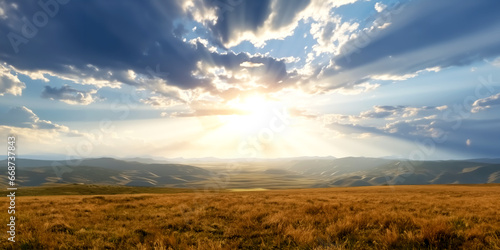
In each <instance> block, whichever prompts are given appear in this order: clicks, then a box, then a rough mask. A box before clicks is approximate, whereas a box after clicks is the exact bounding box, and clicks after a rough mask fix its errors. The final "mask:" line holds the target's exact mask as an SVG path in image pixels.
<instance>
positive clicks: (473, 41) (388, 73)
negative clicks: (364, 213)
mask: <svg viewBox="0 0 500 250" xmlns="http://www.w3.org/2000/svg"><path fill="white" fill-rule="evenodd" d="M499 9H500V1H493V0H488V1H487V0H480V1H477V0H464V1H460V4H457V2H456V1H453V0H441V1H431V0H411V1H393V0H389V1H374V0H371V1H370V0H143V1H139V0H126V1H118V0H113V1H99V0H88V1H77V0H41V1H14V0H5V1H1V2H0V114H1V116H0V135H1V137H2V138H4V140H5V143H1V145H2V146H1V147H0V150H2V152H7V143H6V142H7V137H8V136H10V135H14V136H16V138H17V153H18V155H19V156H20V157H22V156H23V155H24V156H31V157H33V156H35V157H67V158H68V157H82V158H87V157H104V156H106V157H109V156H111V157H156V158H177V157H184V158H202V157H218V158H255V157H258V158H278V157H299V156H335V157H348V156H363V157H398V158H409V159H412V160H434V159H465V158H486V157H487V158H492V157H497V158H498V157H500V129H499V128H500V112H499V111H500V73H499V72H500V71H499V70H500V32H499V30H500V16H499V15H498V10H499Z"/></svg>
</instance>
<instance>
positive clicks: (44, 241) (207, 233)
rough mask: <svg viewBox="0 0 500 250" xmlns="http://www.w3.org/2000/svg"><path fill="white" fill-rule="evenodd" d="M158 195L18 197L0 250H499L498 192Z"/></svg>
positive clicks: (485, 188)
mask: <svg viewBox="0 0 500 250" xmlns="http://www.w3.org/2000/svg"><path fill="white" fill-rule="evenodd" d="M143 191H145V192H147V190H143ZM163 191H164V192H166V193H153V192H150V193H148V194H123V192H122V193H120V192H121V191H120V192H118V191H116V190H115V191H114V193H118V194H114V195H111V194H106V195H103V194H93V193H92V194H90V195H81V194H80V195H52V196H49V195H47V194H49V193H48V191H47V189H45V191H43V194H44V195H41V196H19V197H18V198H17V199H16V202H17V205H16V210H17V211H16V213H17V214H16V215H17V221H16V224H17V235H16V243H10V242H8V241H7V236H6V235H5V233H4V234H3V235H4V236H3V237H2V239H1V241H0V248H1V249H318V250H319V249H500V210H499V208H500V185H428V186H393V187H390V186H377V187H350V188H325V189H289V190H268V191H255V192H229V191H222V192H211V193H204V192H185V193H175V192H173V191H168V190H167V189H164V190H163ZM75 192H76V191H75ZM76 193H78V192H76ZM80 193H85V192H80ZM94 193H96V192H94ZM29 194H30V195H35V194H36V189H32V190H31V191H30V192H29ZM2 201H3V202H2V204H7V200H6V198H5V197H4V198H2ZM5 206H7V205H5ZM0 218H1V220H2V221H4V222H7V221H8V214H7V212H6V209H5V212H3V213H0ZM4 224H6V223H4ZM4 227H5V228H4V229H6V228H7V227H6V226H4ZM4 231H6V230H4Z"/></svg>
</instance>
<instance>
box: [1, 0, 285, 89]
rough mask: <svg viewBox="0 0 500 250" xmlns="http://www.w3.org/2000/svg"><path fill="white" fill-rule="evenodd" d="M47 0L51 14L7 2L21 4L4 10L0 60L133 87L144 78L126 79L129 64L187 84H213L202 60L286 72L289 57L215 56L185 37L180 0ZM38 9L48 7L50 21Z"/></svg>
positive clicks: (269, 74) (277, 75)
mask: <svg viewBox="0 0 500 250" xmlns="http://www.w3.org/2000/svg"><path fill="white" fill-rule="evenodd" d="M41 2H43V3H45V2H50V3H54V5H50V6H51V7H49V10H52V12H53V13H52V14H53V17H51V16H50V15H47V13H48V14H50V11H49V12H47V11H44V10H43V8H42V7H41V5H39V4H38V1H21V2H19V1H7V2H6V4H5V5H6V6H14V5H13V4H15V5H16V6H17V8H14V7H12V8H8V9H6V10H5V13H6V15H7V17H8V18H7V21H2V22H1V23H0V33H1V34H11V35H10V36H7V35H2V36H1V37H0V60H2V61H5V62H7V63H8V64H10V65H12V66H14V67H16V68H17V69H21V70H28V71H35V70H45V71H50V72H53V73H55V74H61V75H65V74H72V75H75V74H76V76H77V77H81V78H92V79H96V80H108V81H119V82H123V83H127V84H132V85H135V84H138V83H137V82H136V81H134V79H130V78H129V77H128V74H127V73H126V72H127V71H128V70H133V71H134V72H135V73H138V74H142V75H145V76H148V77H153V76H152V74H151V73H152V72H151V69H152V68H155V67H156V66H159V69H160V70H161V74H158V75H156V74H154V76H156V77H161V78H163V79H165V80H166V81H167V83H168V84H169V85H173V86H177V87H180V88H182V89H190V88H196V87H204V88H210V86H209V85H210V82H211V79H207V78H203V77H201V78H200V77H195V76H193V74H192V72H193V71H195V70H196V69H197V63H198V62H199V61H203V62H208V63H219V62H220V63H222V64H223V65H224V66H225V67H228V68H231V69H236V70H239V69H241V67H240V64H241V63H242V62H243V61H244V60H246V61H252V60H255V61H258V62H260V63H264V64H265V65H264V66H263V67H262V69H265V71H264V72H261V73H262V74H264V75H263V79H264V80H268V81H279V80H280V79H282V78H283V77H285V75H286V70H285V65H284V62H281V61H277V60H274V59H272V58H264V57H257V58H252V57H250V56H247V55H235V54H233V53H227V54H217V53H216V52H210V51H208V49H207V48H206V47H205V45H203V44H201V43H197V44H192V43H187V42H184V41H182V38H181V37H180V36H182V35H183V34H184V33H185V32H186V30H185V28H184V27H183V26H182V25H174V23H175V22H176V20H185V18H187V17H186V16H185V15H184V14H183V10H182V8H181V6H180V5H179V1H175V0H168V1H155V0H149V1H98V0H91V1H69V2H68V3H67V4H60V3H59V2H57V1H55V0H52V1H51V0H49V1H43V0H42V1H41ZM61 2H62V1H61ZM248 2H252V1H248ZM56 5H57V8H56V7H54V6H56ZM254 5H255V4H249V6H253V7H252V8H254V9H255V10H257V9H259V8H260V6H261V5H255V6H254ZM55 10H57V11H55ZM39 13H45V14H43V15H45V16H46V17H47V22H46V24H45V25H42V24H43V22H42V21H44V19H43V18H40V14H39ZM248 18H250V17H248ZM244 20H245V22H246V21H248V20H247V19H244ZM256 22H257V21H256ZM254 24H255V22H254ZM37 25H38V26H37ZM23 27H31V28H34V29H36V32H35V31H34V29H31V30H30V29H29V28H28V29H26V30H25V32H24V33H26V34H28V35H30V36H31V35H32V37H29V38H26V37H25V36H24V35H26V34H23ZM26 31H28V32H26ZM16 38H17V39H16ZM21 38H22V39H25V40H22V39H21ZM19 39H21V40H19ZM12 41H14V43H11V42H12ZM12 44H14V46H12ZM16 50H17V53H16ZM96 68H97V69H98V70H97V69H96ZM274 70H278V71H277V72H274ZM266 83H268V84H272V83H273V82H266Z"/></svg>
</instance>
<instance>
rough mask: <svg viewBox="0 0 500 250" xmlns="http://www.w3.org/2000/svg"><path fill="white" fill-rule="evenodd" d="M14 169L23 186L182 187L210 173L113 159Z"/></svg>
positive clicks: (23, 164) (21, 164) (22, 164)
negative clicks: (59, 184) (72, 184)
mask: <svg viewBox="0 0 500 250" xmlns="http://www.w3.org/2000/svg"><path fill="white" fill-rule="evenodd" d="M76 163H77V164H76ZM0 164H1V165H6V161H1V162H0ZM16 165H17V166H18V168H17V175H16V176H17V182H18V184H20V185H22V186H39V185H43V184H50V183H82V184H106V185H125V186H177V187H183V186H184V184H186V183H188V182H192V181H200V180H204V179H206V178H207V177H208V176H210V171H208V170H205V169H203V168H199V167H193V166H189V165H182V164H145V163H140V162H131V161H122V160H117V159H113V158H98V159H85V160H81V161H75V162H67V161H49V160H30V159H17V161H16ZM4 179H6V178H4Z"/></svg>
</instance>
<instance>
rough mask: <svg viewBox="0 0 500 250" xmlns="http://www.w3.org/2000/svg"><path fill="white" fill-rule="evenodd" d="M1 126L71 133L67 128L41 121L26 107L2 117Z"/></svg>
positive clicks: (12, 109) (15, 108)
mask: <svg viewBox="0 0 500 250" xmlns="http://www.w3.org/2000/svg"><path fill="white" fill-rule="evenodd" d="M0 126H9V127H18V128H31V129H41V130H59V131H63V132H70V131H69V129H68V127H66V126H62V125H58V124H54V123H52V122H51V121H46V120H41V119H40V118H39V117H38V116H37V115H36V114H35V113H34V112H33V111H32V110H31V109H29V108H26V107H24V106H22V107H14V108H11V109H10V110H9V111H8V112H7V113H6V114H5V115H3V116H2V117H0ZM73 132H74V131H73Z"/></svg>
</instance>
